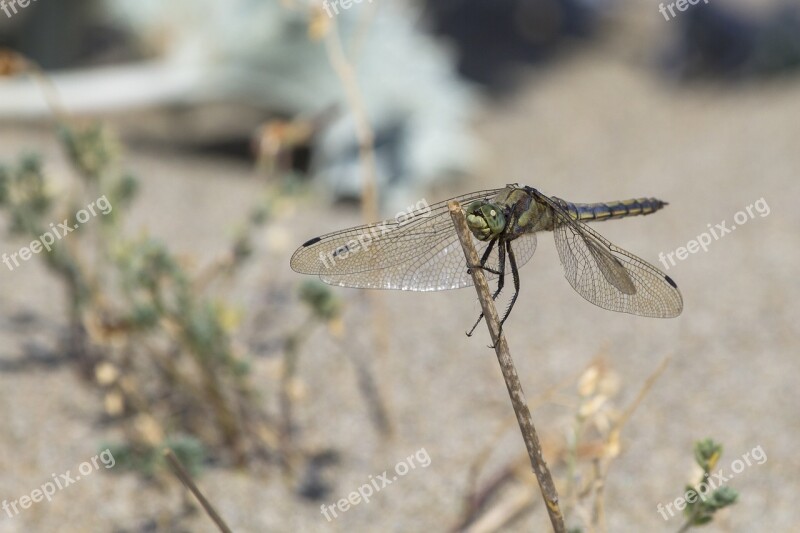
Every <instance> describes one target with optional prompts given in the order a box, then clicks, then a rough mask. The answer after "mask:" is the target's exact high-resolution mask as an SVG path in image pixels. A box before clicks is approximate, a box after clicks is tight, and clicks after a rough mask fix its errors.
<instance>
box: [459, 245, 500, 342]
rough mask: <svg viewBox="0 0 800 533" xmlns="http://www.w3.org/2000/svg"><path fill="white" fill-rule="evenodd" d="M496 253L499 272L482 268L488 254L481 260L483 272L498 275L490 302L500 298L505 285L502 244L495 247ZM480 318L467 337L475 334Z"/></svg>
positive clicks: (481, 315) (488, 248)
mask: <svg viewBox="0 0 800 533" xmlns="http://www.w3.org/2000/svg"><path fill="white" fill-rule="evenodd" d="M494 242H495V241H492V243H491V244H489V246H487V247H486V249H487V250H489V251H491V247H492V244H494ZM497 251H498V261H499V263H500V270H499V271H497V272H495V271H493V270H489V269H487V268H486V267H484V266H483V263H485V262H486V259H487V258H488V257H489V254H488V253H484V254H483V257H482V258H481V268H483V269H484V270H489V272H492V273H496V274H497V275H498V278H497V290H496V291H494V294H492V300H497V297H498V296H500V292H501V291H502V290H503V285H505V280H506V278H505V273H506V249H505V247H504V245H503V244H502V243H501V244H499V245H498V246H497ZM482 318H483V313H481V314H480V316H478V320H476V321H475V324H474V325H473V326H472V328H471V329H470V330H469V331H468V332H467V337H472V334H473V333H474V332H475V328H477V327H478V324H480V323H481V319H482Z"/></svg>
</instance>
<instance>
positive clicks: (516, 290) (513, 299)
mask: <svg viewBox="0 0 800 533" xmlns="http://www.w3.org/2000/svg"><path fill="white" fill-rule="evenodd" d="M505 246H506V247H507V248H508V263H509V264H510V265H511V276H512V277H513V278H514V296H512V297H511V303H509V304H508V309H506V314H505V315H503V319H502V320H501V321H500V331H499V332H498V333H497V338H498V340H499V339H500V334H501V333H503V324H505V322H506V319H507V318H508V315H510V314H511V309H512V308H513V307H514V304H515V303H516V302H517V296H519V269H518V268H517V258H516V257H515V256H514V249H513V248H511V241H506V242H505ZM492 348H494V346H492Z"/></svg>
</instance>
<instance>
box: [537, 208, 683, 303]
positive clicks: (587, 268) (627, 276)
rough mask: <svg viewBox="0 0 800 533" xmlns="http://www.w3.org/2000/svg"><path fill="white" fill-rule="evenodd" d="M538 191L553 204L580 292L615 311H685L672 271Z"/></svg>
mask: <svg viewBox="0 0 800 533" xmlns="http://www.w3.org/2000/svg"><path fill="white" fill-rule="evenodd" d="M537 196H538V197H539V198H540V199H542V200H543V201H545V202H546V203H548V204H549V205H550V207H552V208H553V215H554V220H555V229H554V230H553V232H554V234H555V240H556V248H557V249H558V255H559V257H560V258H561V264H562V265H563V267H564V275H565V276H566V278H567V281H569V283H570V285H572V287H573V288H574V289H575V290H576V291H577V292H578V294H580V295H581V296H583V297H584V298H585V299H586V300H588V301H589V302H591V303H593V304H595V305H597V306H599V307H602V308H603V309H609V310H611V311H619V312H623V313H631V314H634V315H639V316H648V317H658V318H672V317H676V316H678V315H680V314H681V311H682V310H683V298H682V297H681V293H680V291H679V290H678V287H677V286H676V285H675V282H674V281H672V279H671V278H670V277H669V276H667V275H666V274H664V273H663V272H661V271H660V270H659V269H657V268H656V267H654V266H653V265H651V264H649V263H647V262H646V261H644V260H642V259H640V258H638V257H636V256H635V255H633V254H631V253H629V252H627V251H625V250H623V249H621V248H619V247H617V246H615V245H614V244H612V243H611V242H609V241H608V240H607V239H605V238H604V237H603V236H601V235H600V234H599V233H597V232H596V231H594V230H593V229H591V228H590V227H589V226H587V225H586V224H584V223H582V222H579V221H577V220H574V219H573V218H572V217H570V216H569V213H568V212H567V211H565V210H564V209H563V208H562V207H561V206H560V205H558V203H556V202H555V201H553V199H550V198H548V197H547V196H544V195H542V194H541V193H537Z"/></svg>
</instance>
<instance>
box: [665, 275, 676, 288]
mask: <svg viewBox="0 0 800 533" xmlns="http://www.w3.org/2000/svg"><path fill="white" fill-rule="evenodd" d="M664 279H665V280H667V283H669V284H670V285H672V287H673V288H674V289H677V288H678V285H677V284H676V283H675V282H674V281H672V278H671V277H669V276H667V275H666V274H664Z"/></svg>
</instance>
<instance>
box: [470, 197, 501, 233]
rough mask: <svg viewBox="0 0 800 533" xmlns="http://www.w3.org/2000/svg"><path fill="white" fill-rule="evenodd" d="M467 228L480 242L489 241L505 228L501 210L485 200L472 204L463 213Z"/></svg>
mask: <svg viewBox="0 0 800 533" xmlns="http://www.w3.org/2000/svg"><path fill="white" fill-rule="evenodd" d="M465 213H466V215H467V226H468V227H469V230H470V231H471V232H472V234H473V235H475V237H476V238H477V239H478V240H480V241H490V240H492V239H494V238H496V237H497V236H498V235H500V234H501V233H502V232H503V230H504V229H505V227H506V216H505V214H504V213H503V210H502V209H501V208H500V207H498V206H497V205H495V204H492V203H489V202H487V201H485V200H478V201H475V202H472V203H471V204H469V205H468V206H467V209H466V211H465Z"/></svg>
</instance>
